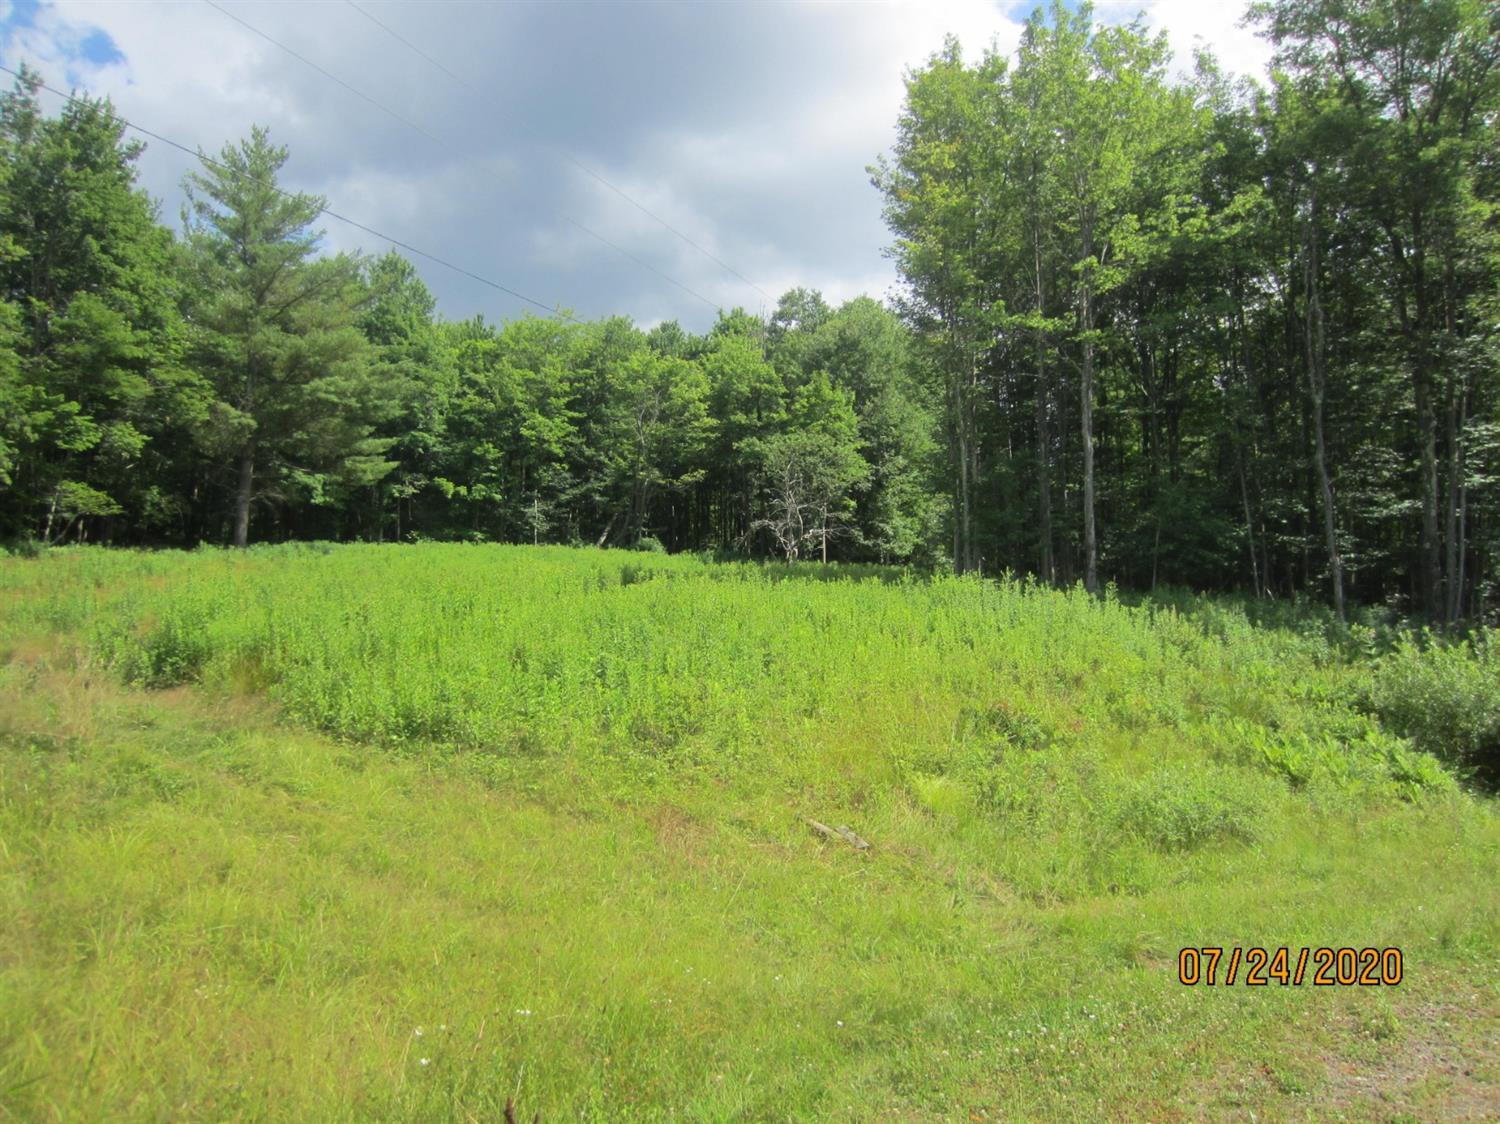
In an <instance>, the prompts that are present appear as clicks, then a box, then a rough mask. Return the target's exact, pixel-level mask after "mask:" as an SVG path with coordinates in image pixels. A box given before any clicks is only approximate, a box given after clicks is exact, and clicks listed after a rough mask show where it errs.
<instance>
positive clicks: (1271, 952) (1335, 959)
mask: <svg viewBox="0 0 1500 1124" xmlns="http://www.w3.org/2000/svg"><path fill="white" fill-rule="evenodd" d="M1404 971H1405V962H1404V959H1403V957H1402V955H1401V950H1400V949H1399V948H1302V949H1290V948H1285V947H1283V948H1229V949H1224V948H1185V949H1183V950H1182V951H1181V952H1179V953H1178V954H1177V980H1178V982H1179V983H1183V984H1186V985H1187V986H1188V987H1196V986H1197V985H1199V984H1204V985H1207V986H1208V987H1217V986H1224V987H1233V986H1234V985H1235V984H1243V985H1244V986H1246V987H1269V986H1270V985H1271V984H1279V985H1280V986H1282V987H1288V986H1290V987H1299V986H1301V985H1302V984H1304V983H1309V984H1311V985H1312V986H1314V987H1395V986H1396V985H1398V984H1399V983H1400V982H1401V977H1402V974H1403V972H1404Z"/></svg>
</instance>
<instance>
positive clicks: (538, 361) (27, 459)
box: [0, 75, 944, 564]
mask: <svg viewBox="0 0 1500 1124" xmlns="http://www.w3.org/2000/svg"><path fill="white" fill-rule="evenodd" d="M38 89H39V86H38V82H37V79H36V78H35V76H34V75H27V76H26V77H25V78H24V79H23V80H21V81H20V82H18V83H17V85H16V88H15V89H14V90H12V91H11V92H10V93H9V94H8V95H6V96H5V97H4V98H3V100H0V156H3V160H0V176H3V181H0V188H3V193H0V278H3V281H0V285H3V289H0V294H3V303H0V536H3V537H4V538H7V539H10V540H16V539H18V538H24V537H27V536H30V537H32V538H34V539H37V540H41V541H44V542H48V543H56V542H62V541H108V542H114V543H124V544H134V543H167V544H181V545H191V544H195V543H199V542H229V543H234V544H237V545H241V546H243V545H245V544H246V543H248V542H250V541H252V540H256V539H262V540H277V539H286V538H313V537H318V538H363V539H372V540H391V539H394V540H410V539H413V538H433V539H462V540H471V541H507V542H582V543H598V544H605V545H622V546H635V547H645V548H648V549H655V548H660V549H672V550H677V549H689V548H691V549H712V550H726V551H738V552H745V553H753V554H773V555H776V556H782V557H786V558H788V559H795V558H798V557H809V556H813V555H816V556H818V557H822V558H825V559H827V558H869V559H876V560H882V561H888V562H913V561H914V562H919V563H923V564H933V563H935V562H936V561H938V558H937V555H936V554H935V553H934V550H935V547H936V544H938V543H939V542H940V541H941V535H940V531H941V524H942V520H943V507H944V501H943V496H942V487H941V484H940V474H941V446H940V442H939V438H938V433H939V427H940V423H939V417H938V410H937V408H936V406H935V404H934V403H933V402H932V401H931V393H930V388H929V383H930V378H929V377H928V375H927V372H926V370H925V368H924V366H923V364H922V362H921V360H920V358H919V357H918V356H917V355H916V354H915V353H914V352H913V350H912V348H911V346H910V336H909V333H908V332H907V330H906V328H905V327H904V325H903V324H902V323H901V322H900V320H899V319H898V318H897V317H896V316H895V314H894V313H892V312H891V311H889V310H888V309H886V308H884V307H883V306H882V305H880V304H879V303H878V302H876V301H873V300H870V299H868V298H860V299H856V300H852V301H849V302H848V303H846V304H844V305H843V306H842V307H839V308H837V309H835V308H831V307H830V306H829V305H828V304H827V303H826V302H825V301H824V300H823V299H822V297H821V296H820V295H819V294H817V293H815V292H808V291H804V290H800V289H798V290H793V291H791V292H789V293H787V294H786V295H785V296H784V297H783V298H782V299H781V301H780V302H779V304H778V305H777V308H776V310H775V312H774V313H773V314H772V315H771V316H770V317H768V318H767V319H765V320H762V319H760V318H759V317H755V316H751V315H749V314H747V313H746V312H744V311H743V310H740V309H736V310H734V311H732V312H728V313H721V314H720V315H719V317H718V320H717V322H716V323H715V324H714V326H713V327H712V329H711V330H710V331H709V332H708V333H706V334H705V335H702V336H698V335H694V334H692V333H689V332H687V331H685V330H683V329H682V328H681V327H680V326H679V325H678V324H677V323H675V322H672V321H668V322H666V323H662V324H659V325H657V326H655V327H654V328H652V329H651V330H650V331H643V330H641V329H640V328H638V327H636V326H635V325H633V324H632V323H631V322H630V321H629V320H627V319H625V318H622V317H614V318H609V319H605V320H601V321H597V322H592V323H584V322H581V321H578V320H577V319H575V318H573V317H571V316H567V315H559V316H556V317H550V318H546V317H535V316H528V317H525V318H522V319H519V320H515V321H512V322H509V323H505V324H492V323H489V322H486V321H485V320H484V319H483V318H482V317H475V318H473V319H470V320H463V321H457V322H450V321H444V320H442V319H441V318H439V317H438V316H437V315H436V313H435V302H434V300H433V297H432V295H431V293H430V292H429V291H428V289H427V287H426V285H425V284H424V283H423V281H422V279H421V278H420V277H419V276H418V274H417V271H416V270H415V269H414V268H413V266H412V265H411V263H410V262H408V261H407V260H406V259H404V258H402V257H401V256H400V255H398V254H396V253H394V252H392V253H389V254H386V255H384V256H382V257H377V258H361V257H357V256H351V255H348V254H337V255H332V254H324V253H321V252H320V245H321V243H320V239H321V235H320V233H319V232H318V230H317V229H316V222H317V219H318V216H319V214H320V211H321V209H322V207H323V205H324V201H323V200H322V199H320V198H317V197H315V196H311V195H306V194H300V193H294V192H289V191H285V190H283V189H281V188H280V187H279V186H278V184H277V175H278V172H279V170H280V169H281V167H282V165H283V163H284V162H285V160H286V158H287V153H286V150H285V149H284V148H279V147H277V146H276V145H274V144H273V143H272V142H271V140H270V138H269V137H268V135H267V134H266V133H265V131H263V130H260V129H257V130H255V131H254V132H253V133H252V135H251V136H250V137H248V138H246V139H245V140H243V141H241V142H239V143H237V144H232V145H229V146H227V147H225V148H224V149H223V151H222V152H220V153H219V154H218V156H217V157H214V158H208V159H205V160H204V161H203V166H202V168H201V170H199V171H197V172H195V173H193V174H190V175H189V176H188V177H187V178H186V181H185V183H184V188H185V195H186V198H187V205H186V207H185V209H184V214H183V223H182V229H181V232H180V233H178V234H174V233H173V232H172V231H170V230H169V229H168V228H166V227H165V226H163V225H162V224H161V223H160V222H159V221H158V214H157V211H158V208H157V207H156V205H155V204H154V203H153V201H152V200H150V199H149V198H148V197H147V196H146V195H145V194H144V193H143V192H141V191H140V190H138V189H137V188H136V187H135V184H134V179H135V176H134V171H133V166H134V163H135V161H136V160H137V158H138V156H139V154H140V152H141V146H139V145H138V144H133V143H129V142H127V141H126V139H125V137H124V133H123V126H122V125H121V123H120V122H119V121H118V120H117V119H116V118H115V117H114V116H113V114H112V112H111V110H110V107H109V106H108V104H107V103H104V102H98V101H92V100H89V99H86V98H79V99H74V100H72V101H70V102H68V103H67V104H66V106H65V107H64V108H63V109H62V110H61V111H60V113H59V114H58V115H56V116H55V117H50V118H49V117H46V116H44V115H43V114H42V112H41V111H40V108H39V106H38V103H37V91H38Z"/></svg>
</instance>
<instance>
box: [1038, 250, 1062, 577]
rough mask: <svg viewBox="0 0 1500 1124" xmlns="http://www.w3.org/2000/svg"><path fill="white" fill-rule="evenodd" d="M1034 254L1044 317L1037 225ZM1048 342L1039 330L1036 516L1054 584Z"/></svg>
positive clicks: (1045, 566)
mask: <svg viewBox="0 0 1500 1124" xmlns="http://www.w3.org/2000/svg"><path fill="white" fill-rule="evenodd" d="M1032 253H1033V257H1034V259H1035V260H1034V262H1033V266H1034V269H1035V274H1034V276H1035V278H1036V314H1037V316H1039V317H1040V316H1041V315H1042V312H1043V308H1042V304H1043V297H1044V294H1043V291H1042V247H1041V233H1040V230H1039V229H1038V227H1037V225H1036V224H1035V223H1033V226H1032ZM1045 348H1046V341H1045V338H1044V336H1043V333H1042V329H1041V328H1040V327H1038V328H1037V330H1036V480H1037V508H1038V511H1037V516H1038V520H1039V522H1040V524H1041V526H1040V527H1039V529H1038V535H1039V537H1040V539H1041V558H1040V560H1039V561H1040V564H1041V573H1042V580H1043V581H1044V582H1046V583H1047V584H1048V585H1052V584H1053V583H1054V582H1055V581H1056V579H1057V566H1056V564H1055V563H1054V561H1053V558H1052V465H1051V463H1050V462H1051V451H1052V434H1051V433H1050V431H1049V428H1048V424H1047V423H1048V417H1047V407H1048V405H1049V403H1048V394H1049V388H1048V385H1047V363H1046V358H1045V355H1046V352H1045Z"/></svg>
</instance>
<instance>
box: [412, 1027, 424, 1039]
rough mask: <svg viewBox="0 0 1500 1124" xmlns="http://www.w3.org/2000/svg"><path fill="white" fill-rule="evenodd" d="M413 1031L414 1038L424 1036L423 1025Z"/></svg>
mask: <svg viewBox="0 0 1500 1124" xmlns="http://www.w3.org/2000/svg"><path fill="white" fill-rule="evenodd" d="M411 1033H412V1037H413V1038H421V1037H422V1028H421V1027H417V1029H416V1030H414V1031H412V1032H411Z"/></svg>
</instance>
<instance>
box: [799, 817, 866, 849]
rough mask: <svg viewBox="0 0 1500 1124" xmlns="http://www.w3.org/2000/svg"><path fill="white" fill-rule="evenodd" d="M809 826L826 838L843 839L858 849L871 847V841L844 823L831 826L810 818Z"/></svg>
mask: <svg viewBox="0 0 1500 1124" xmlns="http://www.w3.org/2000/svg"><path fill="white" fill-rule="evenodd" d="M807 826H808V827H810V828H812V829H813V830H814V831H816V832H817V833H818V834H819V835H821V836H823V837H824V838H825V839H842V840H843V841H844V842H845V843H847V844H849V846H851V847H853V848H854V849H855V850H856V851H868V850H869V849H870V844H869V843H867V842H866V841H865V840H863V839H861V838H860V837H859V836H857V835H855V834H854V832H852V831H850V830H849V828H848V827H846V826H845V825H843V824H839V826H838V827H829V826H828V825H827V824H826V823H819V822H818V821H817V820H808V821H807Z"/></svg>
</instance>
